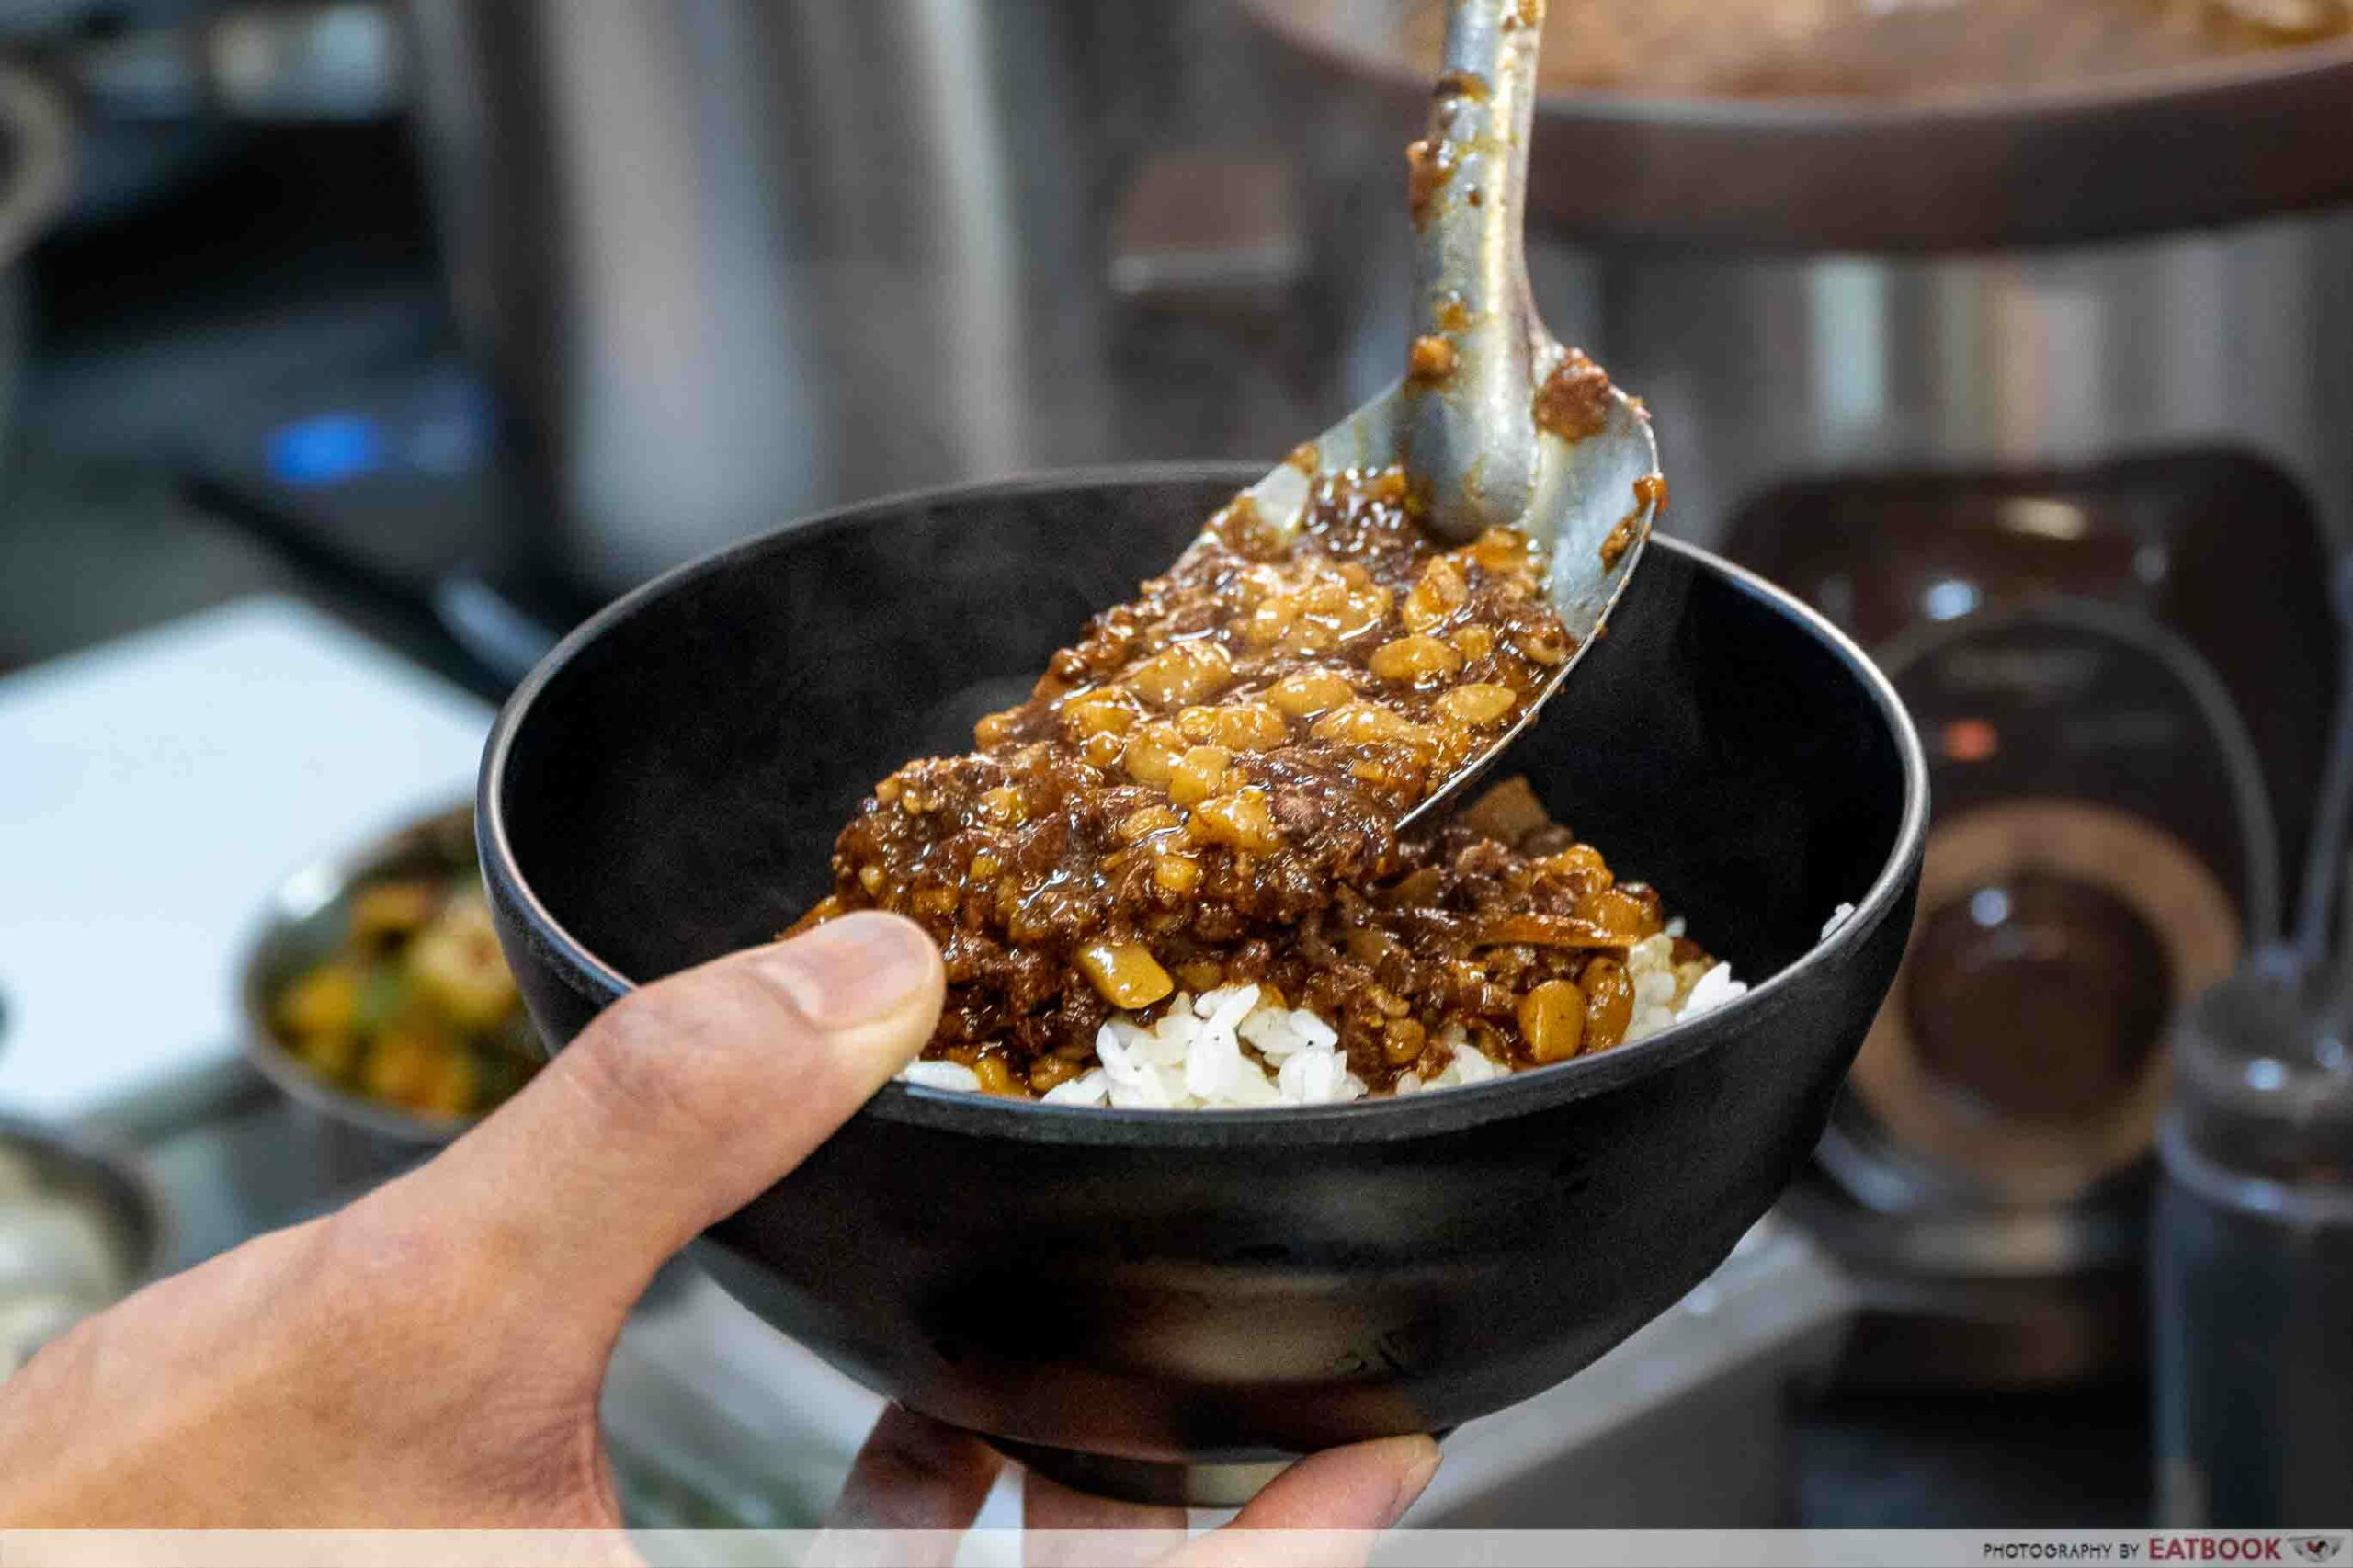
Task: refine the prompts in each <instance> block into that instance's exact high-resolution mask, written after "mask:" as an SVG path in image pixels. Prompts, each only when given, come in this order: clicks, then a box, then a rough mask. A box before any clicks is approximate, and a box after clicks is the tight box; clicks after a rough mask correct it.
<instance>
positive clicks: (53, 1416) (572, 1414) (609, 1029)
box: [0, 914, 1436, 1550]
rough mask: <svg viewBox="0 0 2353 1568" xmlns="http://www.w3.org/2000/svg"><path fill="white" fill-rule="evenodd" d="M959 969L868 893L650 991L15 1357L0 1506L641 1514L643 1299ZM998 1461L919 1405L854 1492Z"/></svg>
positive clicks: (898, 1520) (871, 1079) (203, 1521)
mask: <svg viewBox="0 0 2353 1568" xmlns="http://www.w3.org/2000/svg"><path fill="white" fill-rule="evenodd" d="M943 989H944V982H943V977H942V973H941V969H940V962H939V956H938V952H937V951H936V950H935V949H933V947H932V945H931V943H930V941H929V940H928V939H927V938H926V937H924V935H923V934H922V932H921V931H920V930H919V929H918V928H916V927H915V926H913V925H911V924H909V923H907V922H905V921H904V920H900V919H898V918H896V917H895V916H892V915H877V914H864V915H851V916H848V917H846V918H844V919H841V920H836V921H834V922H832V923H830V924H828V925H825V926H819V927H817V928H816V929H815V930H813V931H811V932H810V933H808V934H807V935H805V936H803V937H798V938H796V939H794V940H793V941H790V942H786V943H781V944H779V945H777V946H774V947H768V948H762V949H755V950H752V951H749V952H745V953H739V954H736V955H734V956H733V957H731V958H726V959H722V960H719V961H717V962H715V963H710V964H707V965H705V966H703V967H702V968H700V969H697V970H693V971H688V972H687V973H684V974H681V975H678V976H676V977H674V978H672V979H669V980H665V981H664V982H662V983H659V984H655V985H651V986H647V987H645V988H643V989H642V990H640V991H637V992H634V993H632V994H631V995H629V996H628V997H626V998H624V999H623V1000H621V1001H620V1002H618V1003H616V1004H615V1005H614V1006H612V1007H610V1008H608V1009H607V1011H606V1012H605V1013H604V1014H603V1015H602V1016H600V1017H598V1018H597V1020H596V1021H595V1022H594V1023H593V1024H591V1025H590V1026H589V1028H587V1029H585V1030H584V1031H583V1032H582V1033H581V1035H580V1037H579V1039H578V1040H575V1041H574V1042H573V1044H572V1045H571V1047H570V1048H568V1049H567V1050H565V1051H563V1052H561V1053H560V1054H559V1055H558V1056H557V1057H556V1059H555V1061H554V1062H551V1064H550V1065H549V1067H548V1068H547V1070H546V1071H544V1072H542V1073H541V1074H540V1075H539V1076H538V1077H537V1078H536V1079H535V1080H533V1082H532V1083H531V1084H530V1085H529V1086H528V1087H527V1088H526V1089H525V1090H524V1091H523V1092H522V1093H521V1094H519V1095H517V1096H516V1097H515V1098H514V1099H513V1100H512V1101H510V1102H508V1103H507V1104H506V1106H505V1107H503V1108H500V1109H499V1110H498V1111H497V1112H496V1113H495V1114H494V1115H493V1116H491V1117H489V1118H488V1119H485V1120H484V1121H483V1124H482V1125H481V1126H480V1127H478V1128H476V1129H474V1130H473V1131H471V1132H469V1133H468V1134H467V1135H466V1136H465V1137H463V1138H461V1139H460V1140H459V1141H458V1142H456V1143H454V1144H452V1145H451V1146H450V1147H449V1149H447V1150H446V1151H444V1152H443V1153H441V1154H440V1155H439V1156H438V1157H437V1158H435V1159H434V1160H432V1161H431V1162H430V1163H428V1164H426V1165H423V1166H421V1167H420V1168H418V1169H417V1170H415V1172H413V1173H411V1174H410V1175H408V1176H403V1177H401V1178H400V1179H399V1180H397V1181H393V1182H391V1183H388V1184H387V1185H385V1186H384V1187H381V1188H379V1189H377V1190H376V1191H375V1192H372V1193H370V1194H369V1196H367V1197H366V1198H363V1199H359V1200H358V1202H355V1203H353V1204H352V1205H350V1206H349V1207H348V1208H347V1209H345V1210H341V1211H339V1212H337V1213H335V1214H333V1215H330V1216H328V1217H327V1218H325V1219H323V1220H318V1221H313V1222H311V1223H309V1224H305V1225H300V1226H296V1227H294V1228H293V1229H290V1230H286V1231H280V1232H278V1233H274V1234H271V1235H267V1236H264V1237H261V1238H259V1239H258V1240H256V1241H254V1242H251V1243H248V1244H245V1245H244V1246H242V1247H239V1248H237V1249H236V1250H235V1251H233V1252H230V1253H227V1254H224V1255H223V1256H221V1257H219V1258H216V1259H214V1260H213V1261H211V1262H210V1263H207V1264H205V1265H203V1266H202V1267H198V1268H194V1269H191V1270H189V1271H188V1273H186V1274H182V1275H179V1276H177V1277H176V1278H170V1279H166V1280H164V1281H162V1282H160V1283H158V1284H156V1285H153V1286H151V1287H150V1288H148V1289H147V1290H142V1291H141V1292H140V1293H139V1294H138V1295H136V1296H134V1297H132V1298H131V1300H129V1301H125V1302H123V1303H122V1304H120V1305H119V1306H118V1307H116V1308H114V1309H113V1310H112V1311H109V1312H105V1313H102V1314H100V1315H99V1316H97V1317H96V1318H93V1319H91V1320H90V1321H88V1322H87V1323H85V1324H82V1325H81V1326H80V1327H79V1328H77V1329H75V1330H74V1332H73V1333H71V1334H69V1335H66V1336H64V1337H63V1338H62V1339H60V1340H58V1341H57V1342H55V1343H54V1344H52V1345H51V1346H48V1347H47V1348H46V1349H44V1350H43V1351H42V1352H41V1353H40V1355H38V1356H36V1357H35V1358H33V1360H32V1361H31V1363H30V1364H29V1365H28V1366H27V1367H26V1368H25V1369H23V1370H21V1371H20V1372H18V1373H17V1376H15V1377H14V1378H12V1379H10V1380H9V1381H7V1382H6V1384H5V1385H0V1525H6V1526H9V1527H13V1528H44V1527H45V1528H138V1529H167V1528H319V1529H324V1528H344V1529H353V1528H419V1527H431V1528H529V1529H618V1528H620V1511H619V1507H618V1505H617V1503H616V1500H615V1495H614V1491H613V1483H612V1476H611V1469H610V1466H609V1464H608V1460H607V1458H606V1454H605V1451H604V1444H603V1439H602V1437H601V1434H600V1430H599V1427H598V1423H597V1396H598V1392H599V1391H600V1389H601V1387H602V1384H603V1381H604V1376H605V1368H606V1363H607V1361H608V1359H609V1358H610V1356H611V1353H612V1349H613V1346H614V1343H615V1341H616V1339H617V1338H618V1336H619V1335H620V1330H621V1326H622V1324H623V1323H624V1322H625V1321H626V1320H627V1318H628V1316H629V1313H630V1311H631V1307H632V1306H633V1305H634V1304H635V1303H636V1301H637V1300H638V1298H639V1296H640V1295H642V1293H643V1291H644V1289H645V1287H646V1285H647V1283H648V1282H649V1281H650V1280H651V1279H652V1278H653V1276H654V1270H655V1269H656V1268H658V1267H660V1266H661V1265H662V1264H663V1262H664V1261H665V1260H666V1259H667V1258H668V1257H669V1256H671V1255H672V1254H674V1253H675V1252H676V1251H677V1250H678V1249H679V1248H680V1247H682V1246H684V1245H685V1244H687V1242H688V1241H689V1240H691V1239H692V1238H693V1237H694V1236H695V1235H696V1234H697V1233H699V1232H700V1231H702V1230H703V1229H704V1228H705V1227H706V1226H708V1225H710V1224H711V1223H712V1222H714V1221H717V1220H720V1219H722V1218H723V1217H724V1216H726V1215H728V1214H730V1213H732V1212H733V1211H734V1210H737V1209H739V1208H741V1207H742V1206H743V1205H744V1204H745V1203H746V1202H748V1201H750V1200H751V1199H752V1198H754V1197H755V1196H756V1195H757V1194H758V1193H759V1192H761V1191H762V1190H763V1189H765V1188H766V1187H768V1186H769V1185H771V1184H772V1183H773V1182H775V1181H776V1180H777V1179H778V1178H779V1177H780V1176H783V1175H784V1174H785V1173H787V1172H789V1171H790V1170H791V1169H792V1168H793V1167H794V1166H796V1165H799V1164H800V1163H801V1160H803V1159H804V1158H806V1157H807V1156H808V1154H809V1153H810V1152H811V1151H812V1150H813V1149H814V1148H815V1147H816V1146H817V1145H818V1144H819V1143H821V1142H824V1140H825V1138H826V1137H828V1136H829V1135H830V1134H831V1133H832V1132H833V1131H834V1130H835V1128H837V1127H839V1126H840V1125H841V1123H842V1122H843V1121H844V1120H845V1119H847V1118H848V1117H849V1116H850V1114H851V1113H852V1112H854V1111H855V1110H857V1109H858V1107H859V1106H861V1105H863V1104H864V1103H865V1102H866V1100H867V1099H868V1098H869V1097H870V1096H871V1095H872V1094H873V1093H874V1091H875V1090H876V1089H878V1088H879V1087H881V1085H882V1084H883V1083H884V1082H886V1081H887V1080H888V1079H889V1078H890V1077H891V1075H892V1074H893V1073H895V1072H896V1071H897V1070H898V1069H899V1068H900V1067H901V1066H902V1065H904V1063H905V1062H906V1061H907V1060H908V1059H909V1058H911V1057H912V1056H913V1055H914V1054H915V1052H916V1051H919V1050H921V1049H922V1046H923V1042H924V1041H925V1040H926V1039H927V1038H928V1037H929V1035H930V1032H931V1029H932V1027H933V1025H934V1023H935V1022H936V1021H937V1019H938V1013H939V1006H940V1001H941V997H942V994H943ZM935 1459H937V1460H938V1462H934V1460H935ZM1435 1460H1436V1450H1435V1449H1434V1448H1432V1447H1431V1446H1430V1445H1429V1444H1428V1441H1427V1439H1419V1438H1417V1439H1392V1440H1391V1441H1390V1442H1387V1443H1380V1444H1370V1445H1365V1446H1364V1447H1363V1448H1362V1449H1352V1450H1346V1451H1343V1452H1340V1453H1336V1454H1330V1455H1323V1456H1318V1457H1317V1458H1316V1459H1313V1460H1308V1461H1306V1462H1305V1463H1303V1464H1302V1465H1301V1466H1299V1467H1297V1468H1296V1469H1295V1471H1293V1472H1292V1473H1291V1474H1290V1475H1287V1476H1286V1477H1284V1478H1283V1480H1282V1481H1281V1482H1279V1483H1277V1485H1276V1486H1275V1487H1273V1488H1269V1490H1268V1493H1267V1496H1266V1497H1264V1498H1262V1499H1261V1503H1262V1505H1264V1507H1263V1508H1262V1509H1261V1515H1262V1517H1279V1518H1281V1519H1285V1520H1290V1519H1300V1520H1305V1519H1307V1518H1308V1517H1309V1516H1311V1515H1313V1516H1317V1517H1315V1518H1314V1521H1313V1522H1316V1523H1319V1524H1321V1525H1323V1526H1324V1527H1326V1528H1355V1529H1373V1528H1381V1526H1383V1525H1386V1524H1387V1523H1389V1522H1390V1520H1391V1518H1392V1517H1393V1512H1394V1511H1395V1508H1396V1507H1398V1506H1402V1505H1401V1504H1400V1503H1399V1502H1398V1499H1399V1498H1400V1497H1403V1498H1404V1501H1410V1500H1411V1496H1410V1494H1411V1493H1417V1492H1418V1491H1419V1489H1420V1483H1421V1482H1422V1481H1426V1480H1427V1467H1428V1466H1429V1465H1432V1464H1434V1463H1435ZM983 1471H985V1472H986V1473H987V1474H990V1475H993V1474H994V1472H995V1460H994V1457H993V1456H991V1455H990V1453H989V1450H988V1449H985V1448H984V1447H983V1446H982V1445H981V1444H979V1442H978V1441H977V1439H973V1438H971V1437H965V1436H963V1435H961V1434H954V1433H949V1431H948V1430H947V1429H946V1428H942V1427H938V1426H936V1425H934V1424H932V1423H929V1422H926V1421H924V1420H922V1419H921V1418H920V1417H915V1416H912V1415H907V1414H906V1413H904V1412H898V1411H894V1412H892V1414H891V1415H886V1416H885V1417H884V1419H883V1421H882V1422H881V1425H880V1426H878V1428H877V1431H876V1435H875V1437H874V1440H873V1441H872V1442H870V1444H869V1445H868V1449H867V1451H866V1453H865V1454H864V1455H863V1456H861V1458H860V1460H859V1463H858V1471H857V1472H856V1474H855V1475H854V1476H853V1478H852V1481H851V1483H850V1486H849V1489H848V1491H847V1493H846V1494H845V1497H844V1514H843V1520H844V1522H847V1523H856V1522H858V1521H860V1520H870V1521H874V1522H878V1523H888V1524H891V1525H892V1526H893V1527H894V1528H961V1525H962V1524H963V1523H965V1522H968V1521H969V1519H970V1517H971V1511H970V1509H969V1508H967V1509H966V1510H965V1512H964V1514H963V1517H962V1518H961V1519H958V1520H956V1521H955V1522H954V1523H953V1524H952V1525H951V1524H948V1523H944V1522H942V1523H931V1521H944V1520H947V1519H948V1518H949V1517H950V1516H951V1515H952V1514H953V1513H954V1509H955V1506H961V1501H962V1499H964V1498H965V1497H966V1495H967V1494H970V1493H971V1490H972V1486H973V1485H974V1484H975V1483H977V1484H979V1485H980V1486H981V1488H982V1490H983V1491H985V1489H986V1484H987V1483H986V1480H985V1479H984V1478H983ZM1408 1483H1410V1484H1408ZM1040 1484H1041V1483H1035V1481H1034V1478H1033V1492H1032V1496H1033V1498H1036V1497H1044V1498H1046V1499H1048V1501H1047V1502H1046V1503H1045V1504H1044V1505H1043V1506H1044V1508H1045V1510H1046V1513H1047V1515H1048V1517H1050V1518H1067V1517H1074V1515H1073V1513H1072V1510H1074V1509H1075V1508H1076V1507H1077V1506H1078V1505H1077V1504H1076V1503H1075V1502H1073V1501H1070V1498H1071V1497H1072V1495H1073V1494H1062V1493H1061V1492H1060V1489H1058V1488H1057V1489H1052V1490H1051V1491H1042V1490H1037V1489H1036V1487H1037V1486H1038V1485H1040ZM971 1500H972V1506H977V1504H978V1497H977V1495H974V1496H972V1499H971ZM943 1501H945V1502H947V1503H949V1504H950V1505H952V1506H949V1507H948V1508H947V1509H946V1511H945V1512H943V1511H942V1508H941V1505H942V1503H943ZM1088 1506H1089V1507H1093V1505H1088ZM1038 1507H1039V1505H1038V1504H1036V1503H1034V1502H1033V1505H1032V1511H1033V1513H1035V1512H1036V1511H1037V1508H1038ZM1058 1509H1059V1510H1061V1513H1060V1514H1059V1515H1058V1514H1057V1513H1056V1510H1058ZM1085 1517H1086V1518H1089V1519H1095V1518H1101V1517H1111V1516H1104V1515H1098V1514H1092V1513H1090V1514H1087V1515H1086V1516H1085ZM1121 1517H1127V1516H1121ZM910 1519H914V1520H919V1521H925V1522H926V1523H925V1524H923V1525H921V1526H918V1527H911V1526H910V1525H909V1523H908V1521H909V1520H910ZM617 1540H618V1538H617ZM617 1550H619V1549H618V1546H617Z"/></svg>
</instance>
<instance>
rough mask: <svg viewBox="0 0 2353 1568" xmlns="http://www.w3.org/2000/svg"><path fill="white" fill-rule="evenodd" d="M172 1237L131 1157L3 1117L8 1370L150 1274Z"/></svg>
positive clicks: (2, 1364) (2, 1305) (1, 1347)
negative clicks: (132, 1164) (122, 1156)
mask: <svg viewBox="0 0 2353 1568" xmlns="http://www.w3.org/2000/svg"><path fill="white" fill-rule="evenodd" d="M164 1246H165V1236H164V1226H163V1221H162V1216H161V1213H160V1210H159V1209H158V1206H157V1203H156V1201H155V1199H154V1197H153V1194H152V1193H151V1191H150V1190H149V1188H148V1186H147V1183H146V1182H145V1180H144V1179H143V1178H142V1176H140V1174H139V1173H138V1172H137V1170H136V1169H134V1168H133V1167H132V1166H131V1165H130V1164H129V1163H127V1162H126V1161H125V1160H123V1159H122V1158H121V1157H120V1156H119V1155H117V1154H116V1153H113V1152H112V1151H110V1150H108V1149H107V1148H105V1147H103V1146H102V1145H100V1144H98V1143H97V1142H93V1141H91V1140H89V1139H87V1138H85V1137H81V1136H69V1135H68V1134H66V1133H63V1132H61V1131H54V1130H51V1129H48V1128H43V1127H40V1126H37V1125H35V1124H33V1123H30V1122H26V1121H21V1120H17V1119H14V1118H9V1117H0V1379H5V1378H6V1377H7V1376H8V1374H9V1373H11V1372H13V1371H14V1370H16V1369H17V1366H18V1365H20V1364H21V1363H22V1362H23V1361H24V1360H25V1359H26V1358H28V1357H30V1356H31V1355H32V1353H33V1352H34V1351H36V1350H38V1349H39V1348H40V1346H42V1345H43V1344H44V1343H46V1342H47V1341H48V1340H50V1339H52V1338H54V1337H56V1336H57V1335H60V1334H63V1333H64V1332H65V1331H66V1330H67V1329H69V1328H71V1327H73V1326H74V1324H76V1323H78V1322H80V1321H81V1320H82V1319H83V1318H85V1317H88V1316H90V1315H91V1314H93V1313H95V1312H101V1311H103V1310H105V1309H106V1308H107V1307H108V1306H109V1305H111V1304H112V1303H113V1302H115V1301H119V1299H121V1298H122V1297H124V1296H126V1295H128V1294H130V1293H131V1290H134V1289H136V1288H137V1287H138V1286H140V1285H141V1284H142V1283H144V1282H145V1281H146V1280H147V1278H149V1277H150V1276H151V1275H152V1274H153V1271H154V1269H155V1267H156V1264H157V1263H158V1261H159V1260H160V1257H161V1256H162V1253H163V1250H164Z"/></svg>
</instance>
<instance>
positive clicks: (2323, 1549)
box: [2288, 1535, 2345, 1562]
mask: <svg viewBox="0 0 2353 1568" xmlns="http://www.w3.org/2000/svg"><path fill="white" fill-rule="evenodd" d="M2288 1544H2289V1545H2290V1547H2292V1548H2294V1549H2295V1552H2296V1560H2297V1561H2298V1562H2336V1560H2337V1559H2338V1558H2340V1557H2342V1556H2344V1555H2345V1538H2344V1537H2343V1536H2341V1535H2300V1536H2293V1537H2290V1539H2289V1541H2288Z"/></svg>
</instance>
